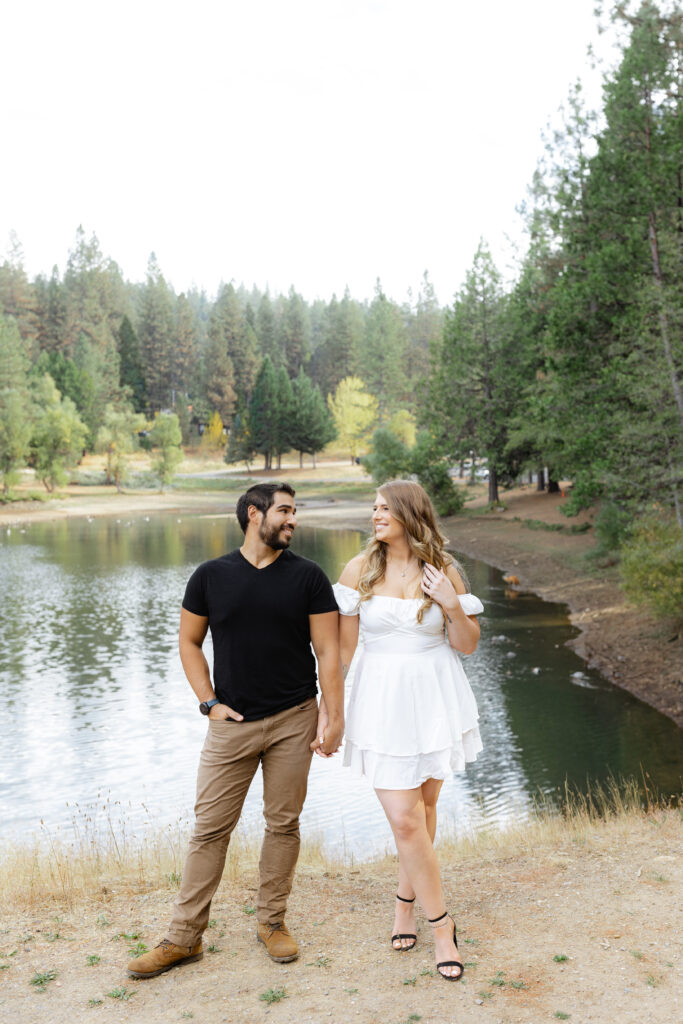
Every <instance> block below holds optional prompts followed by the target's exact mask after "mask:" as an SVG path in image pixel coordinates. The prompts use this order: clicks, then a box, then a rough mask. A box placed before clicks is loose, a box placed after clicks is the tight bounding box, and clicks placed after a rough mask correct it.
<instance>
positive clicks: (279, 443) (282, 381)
mask: <svg viewBox="0 0 683 1024" xmlns="http://www.w3.org/2000/svg"><path fill="white" fill-rule="evenodd" d="M275 409H276V438H275V445H274V448H273V453H274V454H275V455H277V469H280V468H281V466H282V456H283V455H284V453H285V452H288V451H289V450H290V448H293V447H294V445H293V443H292V421H293V417H294V415H295V409H294V394H293V391H292V382H291V381H290V379H289V377H288V375H287V371H286V369H285V368H284V366H281V367H280V368H279V370H278V371H277V399H276V403H275Z"/></svg>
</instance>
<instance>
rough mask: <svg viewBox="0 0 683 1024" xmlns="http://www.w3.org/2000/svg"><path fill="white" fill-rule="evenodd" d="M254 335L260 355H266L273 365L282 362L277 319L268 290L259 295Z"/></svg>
mask: <svg viewBox="0 0 683 1024" xmlns="http://www.w3.org/2000/svg"><path fill="white" fill-rule="evenodd" d="M256 337H257V339H258V344H259V349H260V352H261V356H262V357H263V358H265V357H266V356H268V358H269V359H270V361H271V363H272V364H273V366H279V365H280V364H281V363H282V362H283V358H282V352H281V349H280V346H279V345H278V332H277V321H276V318H275V312H274V310H273V305H272V303H271V301H270V296H269V295H268V292H266V293H265V295H263V296H262V297H261V301H260V302H259V304H258V309H257V310H256Z"/></svg>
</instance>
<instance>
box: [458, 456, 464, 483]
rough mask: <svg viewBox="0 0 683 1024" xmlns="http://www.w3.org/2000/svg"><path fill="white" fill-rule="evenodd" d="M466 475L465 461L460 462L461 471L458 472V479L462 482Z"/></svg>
mask: <svg viewBox="0 0 683 1024" xmlns="http://www.w3.org/2000/svg"><path fill="white" fill-rule="evenodd" d="M464 475H465V460H464V459H461V460H460V469H459V470H458V479H460V480H462V478H463V477H464Z"/></svg>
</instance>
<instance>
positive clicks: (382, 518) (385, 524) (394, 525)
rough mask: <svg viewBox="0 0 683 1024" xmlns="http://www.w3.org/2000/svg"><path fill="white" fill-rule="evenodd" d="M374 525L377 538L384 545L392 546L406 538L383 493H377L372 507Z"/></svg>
mask: <svg viewBox="0 0 683 1024" xmlns="http://www.w3.org/2000/svg"><path fill="white" fill-rule="evenodd" d="M372 525H373V528H374V530H375V537H376V538H377V540H381V541H382V542H383V543H384V544H390V543H391V542H392V540H400V539H402V538H403V537H404V536H405V530H404V529H403V527H402V526H401V524H400V523H399V521H398V519H396V518H395V517H394V516H393V515H392V514H391V510H390V509H389V506H388V505H387V502H386V500H385V498H384V496H383V494H382V492H381V491H378V492H377V497H376V498H375V504H374V505H373V506H372Z"/></svg>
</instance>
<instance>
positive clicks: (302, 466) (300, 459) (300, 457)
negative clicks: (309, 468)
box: [299, 452, 304, 469]
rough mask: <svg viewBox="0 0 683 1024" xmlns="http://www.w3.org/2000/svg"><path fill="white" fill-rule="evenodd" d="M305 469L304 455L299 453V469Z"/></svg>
mask: <svg viewBox="0 0 683 1024" xmlns="http://www.w3.org/2000/svg"><path fill="white" fill-rule="evenodd" d="M303 468H304V453H303V452H299V469H303Z"/></svg>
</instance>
